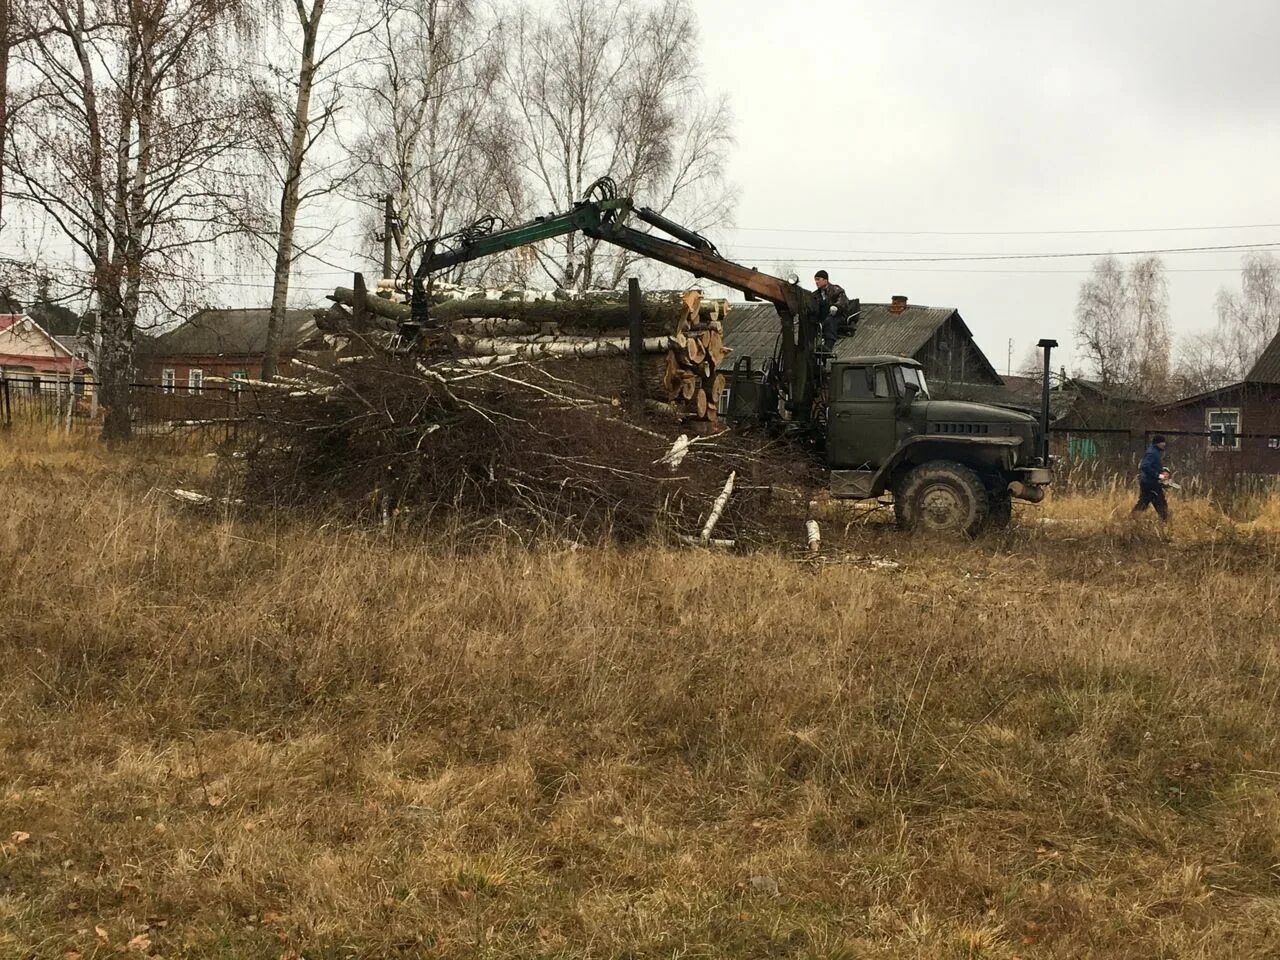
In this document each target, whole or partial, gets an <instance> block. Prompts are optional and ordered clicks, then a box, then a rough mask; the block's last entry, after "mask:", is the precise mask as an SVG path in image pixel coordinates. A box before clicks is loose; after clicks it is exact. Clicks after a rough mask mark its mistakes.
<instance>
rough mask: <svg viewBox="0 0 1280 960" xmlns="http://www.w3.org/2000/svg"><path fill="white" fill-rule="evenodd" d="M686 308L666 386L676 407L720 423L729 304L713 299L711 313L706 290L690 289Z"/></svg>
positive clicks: (664, 380) (670, 356)
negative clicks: (705, 303)
mask: <svg viewBox="0 0 1280 960" xmlns="http://www.w3.org/2000/svg"><path fill="white" fill-rule="evenodd" d="M682 303H683V304H684V307H685V311H684V314H683V315H682V316H681V317H680V319H679V321H678V322H677V323H676V329H675V332H674V333H673V334H672V335H671V338H670V344H669V346H668V348H667V351H666V366H665V369H664V372H663V377H662V385H663V388H664V389H665V390H666V391H667V399H668V400H670V401H671V402H672V403H673V404H675V406H676V409H677V410H679V411H680V412H681V413H683V414H685V415H686V416H687V417H689V418H691V419H695V420H710V421H711V422H712V423H714V422H716V407H717V405H718V404H719V402H720V395H721V394H722V393H724V388H725V376H724V373H723V372H722V369H723V366H724V361H725V357H727V356H728V354H729V348H728V347H726V346H725V345H724V318H725V314H726V313H727V312H728V305H727V304H726V303H725V302H724V301H723V300H719V301H710V303H711V311H710V315H708V314H707V313H706V312H705V311H704V310H703V309H702V306H703V298H702V293H701V292H700V291H698V290H690V291H688V292H687V293H685V294H684V295H683V297H682Z"/></svg>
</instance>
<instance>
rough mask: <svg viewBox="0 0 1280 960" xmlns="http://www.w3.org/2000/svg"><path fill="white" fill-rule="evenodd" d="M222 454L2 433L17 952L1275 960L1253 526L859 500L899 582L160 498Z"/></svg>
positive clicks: (0, 623) (1262, 530)
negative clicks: (945, 521) (33, 439)
mask: <svg viewBox="0 0 1280 960" xmlns="http://www.w3.org/2000/svg"><path fill="white" fill-rule="evenodd" d="M206 470H207V464H206V463H205V462H203V461H196V460H190V461H184V462H181V463H179V464H177V465H175V463H174V462H173V461H172V460H166V459H164V458H159V459H157V460H156V461H155V462H152V463H142V464H139V463H138V462H137V461H135V460H133V459H130V458H127V457H123V456H121V457H116V456H106V455H103V454H98V453H95V452H93V451H92V449H91V448H87V447H84V446H75V445H74V444H73V445H68V446H67V447H65V448H64V449H56V448H52V447H51V448H49V449H43V450H36V451H34V452H32V451H30V450H27V451H24V452H18V451H15V449H14V447H13V446H12V445H4V446H0V479H2V481H3V484H4V490H5V493H6V497H5V503H6V509H5V511H4V512H3V513H2V514H0V556H2V557H3V560H4V564H5V571H6V576H5V578H4V581H3V587H2V588H0V645H2V652H3V657H4V663H5V664H6V671H5V674H6V675H5V681H4V683H3V685H0V764H2V765H3V766H2V768H0V842H3V841H5V840H6V839H7V843H5V844H4V846H3V849H0V956H14V957H40V958H45V957H48V958H63V957H67V956H70V955H71V954H78V955H80V956H82V957H91V956H99V957H101V956H107V955H112V954H113V953H114V951H115V950H116V949H117V948H125V949H126V951H127V950H128V947H127V945H128V944H129V943H130V941H132V942H133V945H134V946H133V951H134V953H148V952H149V953H152V954H158V955H163V956H165V957H189V958H213V957H217V958H232V957H234V958H246V957H254V958H256V957H270V958H277V957H299V956H305V957H307V958H310V960H318V958H329V957H332V958H337V957H348V956H357V957H370V958H373V957H397V956H400V957H422V956H429V957H449V958H452V957H458V958H462V957H513V956H519V957H566V958H567V957H655V958H656V957H688V956H707V957H779V956H784V957H815V958H816V957H903V956H914V957H930V958H932V957H998V958H1012V957H1033V956H1034V957H1063V958H1066V957H1080V956H1103V957H1107V956H1114V957H1121V956H1123V957H1135V956H1137V957H1141V956H1149V957H1171V956H1178V957H1215V958H1216V957H1222V956H1266V955H1269V953H1268V952H1269V951H1272V950H1273V949H1274V943H1275V937H1276V931H1277V929H1278V927H1277V925H1278V924H1280V899H1278V898H1277V895H1278V894H1280V793H1278V792H1277V786H1280V743H1278V741H1277V732H1278V731H1277V724H1276V716H1275V711H1276V698H1277V695H1278V694H1280V686H1278V684H1277V670H1278V669H1280V663H1277V657H1276V654H1277V640H1278V639H1280V637H1278V631H1277V628H1276V621H1277V605H1278V603H1280V577H1277V555H1278V552H1277V543H1276V539H1275V531H1276V529H1277V526H1276V523H1275V520H1277V519H1280V513H1278V512H1277V511H1275V510H1274V508H1273V509H1272V512H1271V513H1270V514H1268V515H1266V516H1269V517H1270V518H1271V519H1270V520H1269V521H1268V520H1267V519H1266V516H1261V515H1260V516H1259V517H1257V518H1254V519H1253V520H1252V521H1250V522H1249V523H1242V522H1238V521H1235V520H1232V519H1231V518H1230V517H1226V516H1224V515H1222V514H1221V513H1220V512H1217V513H1215V512H1214V508H1212V507H1211V506H1209V505H1207V504H1191V503H1183V504H1179V505H1178V507H1179V519H1178V526H1177V528H1176V529H1175V535H1174V538H1173V540H1172V541H1171V542H1170V541H1168V540H1166V539H1164V538H1162V537H1160V536H1158V535H1157V533H1156V532H1155V530H1154V528H1153V527H1151V526H1150V525H1147V524H1138V525H1133V524H1131V523H1129V521H1128V520H1127V518H1126V517H1124V515H1123V512H1124V510H1126V509H1127V504H1126V503H1125V500H1127V499H1128V498H1127V497H1126V496H1123V491H1120V490H1117V491H1115V495H1114V497H1113V498H1112V499H1111V500H1107V499H1105V498H1095V499H1090V500H1070V499H1067V500H1063V501H1060V502H1057V503H1054V504H1051V505H1049V506H1048V507H1047V508H1045V509H1043V510H1037V509H1033V508H1028V509H1026V510H1020V512H1019V515H1018V523H1017V525H1016V527H1015V529H1014V530H1013V531H1011V532H1010V533H1009V535H1007V536H1004V537H998V538H992V539H988V540H984V541H980V542H977V543H972V544H946V543H924V542H918V541H912V540H907V539H904V538H902V537H901V536H899V535H898V534H896V533H894V532H893V531H892V530H890V529H888V528H887V527H886V526H878V525H874V524H863V523H859V522H857V521H856V520H855V521H853V523H854V525H853V526H852V527H851V528H850V529H849V532H848V535H847V540H846V543H845V546H846V547H847V548H848V549H849V550H851V551H852V552H855V553H857V554H859V555H864V556H865V555H869V554H875V555H879V556H891V557H892V558H893V559H894V560H896V562H897V563H898V564H899V566H898V568H896V569H892V568H885V567H872V566H870V565H864V564H862V563H860V562H850V563H832V564H828V565H824V566H814V565H810V564H805V563H799V562H796V561H795V559H794V558H793V556H792V555H791V554H790V553H789V552H787V551H784V550H779V551H778V552H776V553H772V554H763V555H748V556H735V555H716V554H696V555H693V556H691V554H690V553H689V552H688V551H673V550H671V549H668V548H666V547H663V546H661V545H651V546H642V547H636V548H632V549H627V550H621V549H616V548H611V547H608V546H587V547H580V546H577V545H564V546H547V547H543V548H521V547H519V546H513V545H511V544H504V543H499V542H495V543H494V544H493V546H492V547H491V548H489V549H486V550H479V551H477V550H474V549H468V550H466V551H462V550H458V549H454V548H453V547H452V546H451V545H450V543H449V542H448V541H447V539H441V540H436V541H424V540H421V539H416V540H411V539H405V538H397V537H385V536H377V535H373V534H362V533H360V532H357V531H351V530H342V529H338V528H336V527H334V528H316V527H301V526H298V525H296V524H293V523H290V522H288V521H287V520H283V519H279V518H276V519H272V518H265V517H259V518H255V519H242V518H239V517H237V516H234V515H232V514H230V513H228V512H226V511H225V510H224V509H222V508H216V507H215V508H212V509H209V510H206V511H193V510H191V509H189V508H184V507H182V506H180V505H178V504H175V503H173V502H172V501H171V500H170V499H168V498H167V497H166V496H165V495H164V494H163V493H161V492H158V490H157V489H155V488H156V487H157V486H160V487H163V486H166V485H167V486H172V483H173V474H175V473H181V474H182V476H183V477H184V479H190V478H191V477H193V476H199V475H200V474H201V473H202V472H204V471H206ZM161 478H166V479H168V481H169V482H168V483H167V484H162V483H161V482H160V479H161ZM829 509H830V513H829V516H828V517H827V519H826V522H825V523H826V529H827V530H834V529H835V528H837V527H838V526H839V524H838V522H837V517H839V516H841V515H840V514H839V513H838V511H837V508H829ZM1113 514H1114V515H1113ZM848 516H849V517H850V518H851V519H852V518H853V517H854V516H855V515H853V514H851V513H850V514H848ZM1044 521H1054V522H1044ZM842 536H843V535H842ZM694 557H696V559H694Z"/></svg>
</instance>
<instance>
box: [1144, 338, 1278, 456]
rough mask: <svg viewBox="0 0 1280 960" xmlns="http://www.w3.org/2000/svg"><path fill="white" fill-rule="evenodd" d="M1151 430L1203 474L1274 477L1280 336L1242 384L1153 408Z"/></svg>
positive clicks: (1227, 386)
mask: <svg viewBox="0 0 1280 960" xmlns="http://www.w3.org/2000/svg"><path fill="white" fill-rule="evenodd" d="M1152 430H1157V431H1162V432H1164V433H1166V434H1168V435H1169V436H1170V437H1171V440H1172V443H1171V444H1170V455H1171V456H1172V457H1173V458H1174V459H1179V460H1182V461H1185V460H1187V459H1188V458H1191V459H1193V460H1194V461H1195V462H1198V463H1200V464H1202V465H1203V467H1204V468H1206V470H1207V472H1209V473H1221V474H1231V475H1234V474H1240V473H1246V474H1271V475H1274V474H1280V334H1278V335H1277V336H1276V337H1275V339H1273V340H1272V341H1271V343H1270V344H1269V345H1268V346H1267V348H1266V350H1264V351H1263V352H1262V355H1261V356H1260V357H1258V360H1257V362H1256V363H1255V364H1254V365H1253V367H1252V368H1251V369H1250V370H1249V372H1248V373H1247V374H1246V375H1245V378H1244V379H1243V380H1241V381H1239V382H1237V383H1229V384H1226V385H1225V386H1222V387H1217V388H1215V389H1212V390H1205V391H1203V392H1201V393H1197V394H1194V395H1192V396H1190V397H1183V398H1182V399H1181V400H1176V401H1174V402H1173V403H1167V404H1162V405H1160V406H1158V407H1156V408H1155V409H1154V410H1153V411H1152V413H1151V417H1150V429H1149V430H1148V433H1150V432H1151V431H1152ZM1193 454H1194V455H1195V456H1192V455H1193Z"/></svg>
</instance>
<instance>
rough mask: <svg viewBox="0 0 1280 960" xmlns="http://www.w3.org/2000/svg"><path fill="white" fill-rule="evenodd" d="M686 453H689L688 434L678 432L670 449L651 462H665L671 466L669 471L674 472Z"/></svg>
mask: <svg viewBox="0 0 1280 960" xmlns="http://www.w3.org/2000/svg"><path fill="white" fill-rule="evenodd" d="M688 453H689V435H688V434H687V433H682V434H680V436H679V437H677V438H676V442H675V443H673V444H671V449H670V450H668V451H667V452H666V453H664V454H663V455H662V456H661V457H659V458H658V459H657V460H655V461H653V462H654V463H655V464H657V463H665V464H667V466H669V467H670V468H671V471H672V472H673V473H674V472H675V469H676V467H678V466H680V464H681V462H682V461H683V460H684V458H685V456H686V455H687V454H688Z"/></svg>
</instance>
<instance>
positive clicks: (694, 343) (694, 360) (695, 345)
mask: <svg viewBox="0 0 1280 960" xmlns="http://www.w3.org/2000/svg"><path fill="white" fill-rule="evenodd" d="M684 353H685V356H686V357H688V358H689V363H691V364H694V365H697V364H699V363H701V362H702V359H703V358H704V357H705V356H706V355H707V352H706V350H704V349H703V347H702V341H701V340H699V339H698V338H697V337H688V338H686V339H685V341H684Z"/></svg>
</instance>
